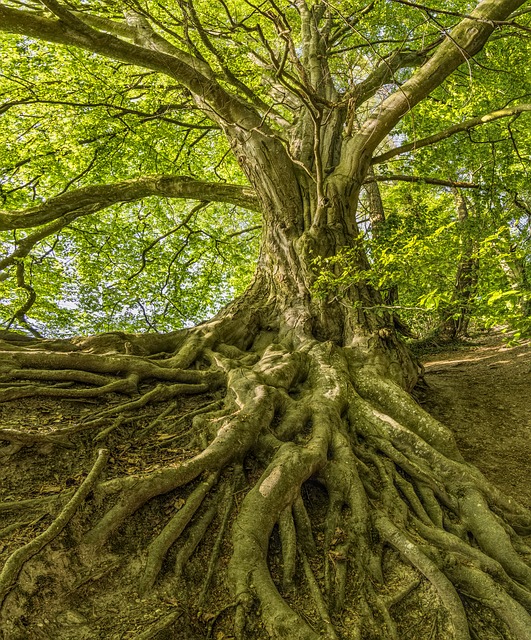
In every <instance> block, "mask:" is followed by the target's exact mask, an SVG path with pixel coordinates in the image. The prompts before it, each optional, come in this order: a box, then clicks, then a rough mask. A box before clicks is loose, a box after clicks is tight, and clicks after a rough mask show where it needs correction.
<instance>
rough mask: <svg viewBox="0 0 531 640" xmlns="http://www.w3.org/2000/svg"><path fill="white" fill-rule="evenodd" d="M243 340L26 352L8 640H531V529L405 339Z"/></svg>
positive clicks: (213, 331) (225, 331)
mask: <svg viewBox="0 0 531 640" xmlns="http://www.w3.org/2000/svg"><path fill="white" fill-rule="evenodd" d="M242 335H243V334H242V331H241V330H239V331H234V326H230V323H229V326H228V325H227V323H226V321H219V320H217V321H214V322H213V323H211V324H206V325H203V326H202V327H200V328H198V329H194V330H190V331H188V332H181V333H178V334H173V335H171V336H151V337H149V336H148V337H144V338H142V337H135V336H123V335H120V334H112V335H111V336H99V337H96V338H92V339H86V340H85V341H77V343H74V341H73V342H72V343H69V342H53V343H52V342H40V341H32V342H30V343H27V342H24V343H14V342H13V341H12V340H11V341H5V342H4V350H3V352H2V363H3V366H2V382H1V384H2V388H1V389H0V395H1V396H2V399H3V400H4V402H3V404H2V405H1V408H2V412H3V419H4V423H3V424H4V425H9V426H8V427H6V428H3V429H2V431H1V432H0V437H1V438H2V440H4V441H5V442H6V447H5V448H4V449H3V450H2V455H3V457H4V465H3V470H2V474H4V476H5V479H4V481H3V483H2V486H3V487H4V489H5V495H4V496H3V497H2V499H3V500H4V502H2V503H1V504H0V510H1V512H2V516H3V520H4V521H5V527H4V529H2V531H0V536H1V537H2V538H1V539H2V543H3V544H4V548H3V553H2V559H3V560H4V561H5V565H4V569H3V571H2V573H1V574H0V599H1V601H2V609H1V612H0V616H1V625H0V627H1V628H2V629H3V633H4V638H6V640H7V638H9V640H18V639H19V638H20V639H22V638H27V637H28V635H27V634H28V629H31V633H34V636H33V637H35V638H60V639H67V640H69V639H70V638H72V639H74V638H76V639H77V638H85V637H86V638H91V637H114V636H113V634H115V635H116V637H122V638H135V639H137V638H141V639H143V640H144V639H146V640H147V639H149V638H163V637H182V638H186V637H190V638H199V637H200V638H207V637H227V638H228V637H236V638H246V639H247V638H250V639H252V638H268V637H273V638H287V637H290V638H300V639H304V640H311V639H317V638H332V639H334V638H342V639H343V638H345V639H346V638H349V639H350V638H352V639H356V640H357V639H360V640H361V639H363V640H366V639H370V638H374V639H376V638H378V639H380V638H389V639H393V640H394V639H398V638H408V639H409V638H418V639H425V638H440V639H441V640H442V639H443V638H444V639H447V638H456V639H459V640H461V639H466V638H482V639H484V638H486V639H490V638H493V639H494V638H500V637H501V638H507V639H511V640H512V639H513V638H514V639H516V640H529V638H531V616H530V614H529V612H530V610H531V569H530V564H531V562H530V561H531V549H530V547H529V545H528V543H527V541H526V537H527V536H529V534H530V533H531V515H530V514H529V513H528V512H527V511H526V510H525V509H523V508H522V507H520V506H519V505H518V504H517V503H516V502H515V501H513V500H512V499H509V498H507V497H506V496H504V495H503V494H501V492H499V491H498V490H497V489H496V488H495V487H493V486H492V485H491V484H489V482H487V480H486V479H485V478H484V477H483V476H482V475H481V474H480V472H479V471H477V470H476V469H475V468H473V467H472V466H470V465H468V464H467V463H465V462H464V461H463V459H462V457H461V456H460V454H459V452H458V450H457V448H456V446H455V443H454V441H453V438H452V436H451V434H450V432H449V431H448V430H447V429H446V428H445V427H443V426H442V425H441V424H440V423H438V422H437V421H435V420H434V419H433V418H431V417H430V416H429V415H428V414H426V413H425V412H424V411H422V409H421V408H420V407H419V406H418V405H417V404H416V403H415V402H414V401H413V400H412V399H411V397H410V396H409V395H408V393H407V392H406V391H404V389H403V388H402V387H401V386H400V385H399V384H397V380H400V375H399V372H400V371H401V368H400V360H401V359H403V358H404V353H405V352H404V351H400V350H398V351H397V350H396V349H395V350H391V349H389V348H388V346H389V344H390V341H391V340H393V338H392V336H389V335H379V336H374V337H372V338H371V337H369V338H367V340H365V343H364V345H362V344H361V341H360V344H358V345H356V346H355V347H348V348H347V347H339V346H337V345H334V344H333V343H331V342H320V341H318V340H316V339H314V338H312V337H311V336H309V337H308V336H307V337H306V338H304V337H302V338H301V337H300V336H299V337H298V338H297V342H296V344H295V343H294V340H293V334H291V336H290V339H287V338H286V337H284V338H282V337H280V336H279V334H278V333H277V334H275V332H274V331H272V330H270V331H263V330H262V331H257V332H256V333H255V334H254V335H253V336H250V337H249V336H248V337H247V339H245V340H243V339H242ZM230 336H232V337H233V338H234V336H237V339H233V340H232V344H231V343H230V342H229V341H228V337H230ZM386 345H387V346H386ZM120 351H121V353H120ZM388 352H389V353H394V357H391V358H387V357H386V353H388ZM393 378H394V380H393ZM401 381H402V382H404V383H405V379H402V380H401ZM22 402H23V403H24V418H23V419H21V416H20V414H18V413H17V411H19V410H20V407H21V406H22ZM18 420H20V421H21V422H22V424H20V425H17V424H16V422H17V421H18ZM11 427H13V428H11ZM102 447H103V448H102ZM15 466H16V468H17V474H16V475H15V473H14V471H12V470H13V469H14V467H15ZM89 471H90V473H88V475H86V474H87V472H89ZM14 478H18V479H20V478H22V479H23V481H22V483H21V484H20V485H16V484H15V483H12V484H11V485H10V484H9V481H10V479H11V480H12V481H13V479H14ZM34 630H35V631H34ZM175 634H177V635H175Z"/></svg>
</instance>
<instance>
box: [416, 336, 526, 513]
mask: <svg viewBox="0 0 531 640" xmlns="http://www.w3.org/2000/svg"><path fill="white" fill-rule="evenodd" d="M504 339H505V338H504V336H503V334H500V333H495V334H487V335H484V336H479V337H475V338H474V339H473V340H471V341H470V343H468V344H466V343H464V344H462V345H459V346H454V347H453V348H451V349H448V348H446V349H445V350H444V351H440V352H438V353H434V354H427V355H425V356H423V357H422V358H421V359H422V361H423V364H424V367H425V381H426V386H424V385H422V384H421V385H419V387H418V388H417V399H418V400H419V402H420V403H421V404H422V406H423V407H424V409H426V410H427V411H428V412H429V413H431V414H432V415H433V416H434V417H436V418H437V419H439V420H440V421H441V422H444V423H445V424H446V425H448V426H449V427H451V429H452V430H453V431H454V433H455V437H456V439H457V443H458V445H459V449H460V450H461V452H462V454H463V456H464V457H465V459H466V460H467V461H468V462H471V463H473V464H474V465H476V466H477V467H478V468H479V469H480V470H481V471H482V472H483V473H484V474H485V475H486V476H487V478H488V479H489V480H491V481H492V482H494V483H495V484H496V485H498V486H499V487H500V489H502V490H503V491H504V492H505V493H507V494H509V495H510V496H513V497H515V498H517V499H518V500H519V501H520V502H521V503H523V504H524V505H525V506H527V507H531V473H530V472H531V341H527V342H525V343H521V344H519V345H517V346H508V345H507V343H506V342H505V341H504Z"/></svg>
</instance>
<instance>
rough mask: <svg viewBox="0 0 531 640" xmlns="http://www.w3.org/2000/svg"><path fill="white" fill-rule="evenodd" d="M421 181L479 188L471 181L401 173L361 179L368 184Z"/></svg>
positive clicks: (442, 185) (447, 185) (443, 185)
mask: <svg viewBox="0 0 531 640" xmlns="http://www.w3.org/2000/svg"><path fill="white" fill-rule="evenodd" d="M391 181H401V182H421V183H422V182H423V183H425V184H436V185H439V186H441V187H454V188H459V189H479V188H480V185H479V184H474V183H473V182H459V181H455V180H442V179H440V178H426V177H424V176H403V175H389V176H388V175H382V176H369V177H368V178H366V179H365V180H364V181H363V184H370V183H371V182H391Z"/></svg>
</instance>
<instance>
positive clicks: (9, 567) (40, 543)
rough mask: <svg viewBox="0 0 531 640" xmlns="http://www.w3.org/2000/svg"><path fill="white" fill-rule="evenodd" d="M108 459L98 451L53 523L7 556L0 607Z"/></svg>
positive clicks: (67, 519) (0, 584) (1, 576)
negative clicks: (86, 472) (31, 560)
mask: <svg viewBox="0 0 531 640" xmlns="http://www.w3.org/2000/svg"><path fill="white" fill-rule="evenodd" d="M108 457H109V452H108V451H107V450H106V449H100V451H99V452H98V458H97V460H96V462H95V463H94V466H93V467H92V469H91V471H90V473H89V474H88V476H87V477H86V478H85V480H84V482H83V484H82V485H81V486H80V487H79V489H78V490H77V491H76V492H75V494H74V495H73V497H72V498H71V499H70V500H69V501H68V503H67V504H66V506H65V507H64V509H63V510H62V511H61V513H60V514H59V515H58V516H57V518H56V519H55V520H54V521H53V523H52V524H51V525H50V526H49V527H48V528H47V529H46V530H45V531H44V532H43V533H41V534H40V535H39V536H37V537H36V538H34V539H33V540H32V541H31V542H29V543H28V544H26V545H24V546H23V547H20V548H19V549H17V550H16V551H15V552H14V553H12V554H11V555H10V556H9V558H8V559H7V561H6V563H5V564H4V567H3V569H2V573H0V606H1V605H2V603H3V602H4V599H5V597H6V595H7V594H8V593H9V592H10V591H11V589H12V588H13V586H14V584H15V581H16V579H17V577H18V574H19V573H20V570H21V569H22V567H23V566H24V563H25V562H27V561H28V560H29V559H30V558H31V557H32V556H34V555H35V554H37V553H39V551H41V549H43V548H44V547H45V546H46V545H47V544H49V543H50V542H51V541H52V540H53V539H54V538H56V537H57V536H58V535H59V534H60V533H61V531H62V530H63V529H64V528H65V527H66V525H67V524H68V523H69V522H70V520H71V519H72V517H73V516H74V514H75V512H76V511H77V509H78V507H79V505H80V504H81V503H82V502H83V501H84V500H85V498H86V497H87V495H88V494H89V493H90V491H92V488H93V487H94V485H95V483H96V481H97V479H98V477H99V475H100V473H101V472H102V471H103V468H104V467H105V464H106V463H107V459H108Z"/></svg>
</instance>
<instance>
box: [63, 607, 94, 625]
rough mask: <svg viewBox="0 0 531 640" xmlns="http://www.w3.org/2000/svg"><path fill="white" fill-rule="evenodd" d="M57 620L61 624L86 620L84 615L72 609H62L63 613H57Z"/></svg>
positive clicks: (79, 622) (80, 622)
mask: <svg viewBox="0 0 531 640" xmlns="http://www.w3.org/2000/svg"><path fill="white" fill-rule="evenodd" d="M57 620H58V621H59V622H60V623H61V624H85V623H86V622H87V620H86V618H85V617H84V616H82V615H81V614H80V613H78V612H77V611H72V610H69V611H63V613H61V614H59V616H58V617H57Z"/></svg>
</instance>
